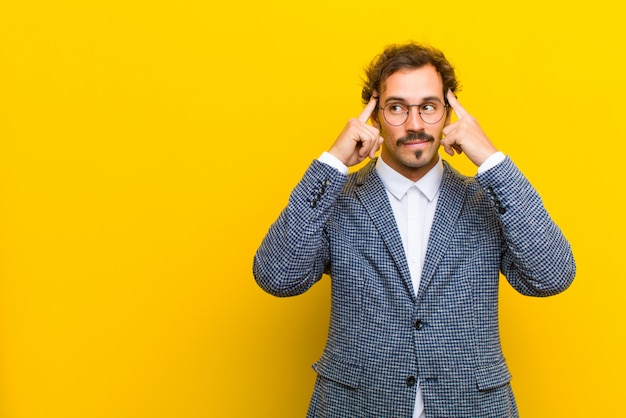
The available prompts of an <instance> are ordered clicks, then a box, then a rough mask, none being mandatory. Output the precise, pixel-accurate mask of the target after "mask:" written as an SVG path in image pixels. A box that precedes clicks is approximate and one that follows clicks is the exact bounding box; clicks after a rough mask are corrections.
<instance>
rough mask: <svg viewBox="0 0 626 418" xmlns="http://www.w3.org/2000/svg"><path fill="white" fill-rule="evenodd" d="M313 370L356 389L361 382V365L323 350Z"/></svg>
mask: <svg viewBox="0 0 626 418" xmlns="http://www.w3.org/2000/svg"><path fill="white" fill-rule="evenodd" d="M313 370H315V371H316V372H317V374H319V375H320V376H323V377H325V378H326V379H329V380H332V381H334V382H337V383H340V384H342V385H345V386H348V387H351V388H353V389H356V388H358V387H359V383H360V382H361V374H362V367H361V365H360V364H357V363H355V362H353V361H350V360H346V359H343V358H340V357H338V356H334V355H332V354H329V353H326V352H324V353H323V354H322V357H321V358H320V359H319V361H318V362H317V363H315V364H314V365H313Z"/></svg>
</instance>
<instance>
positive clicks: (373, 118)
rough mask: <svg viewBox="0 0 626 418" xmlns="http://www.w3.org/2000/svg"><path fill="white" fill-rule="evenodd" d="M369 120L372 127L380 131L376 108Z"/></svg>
mask: <svg viewBox="0 0 626 418" xmlns="http://www.w3.org/2000/svg"><path fill="white" fill-rule="evenodd" d="M370 120H371V121H372V126H373V127H374V128H376V129H378V130H379V131H380V122H379V121H378V106H376V109H374V111H373V112H372V114H371V116H370Z"/></svg>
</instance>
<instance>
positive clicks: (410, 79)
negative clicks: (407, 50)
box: [380, 65, 443, 99]
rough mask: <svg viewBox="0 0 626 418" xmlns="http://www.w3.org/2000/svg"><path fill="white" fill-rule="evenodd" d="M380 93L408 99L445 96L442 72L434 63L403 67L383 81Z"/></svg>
mask: <svg viewBox="0 0 626 418" xmlns="http://www.w3.org/2000/svg"><path fill="white" fill-rule="evenodd" d="M380 95H381V96H382V95H389V96H390V95H393V96H394V97H401V98H407V99H409V98H424V97H433V96H436V97H439V98H443V81H442V79H441V74H439V72H438V71H437V70H436V69H435V67H433V66H432V65H427V66H424V67H420V68H407V69H401V70H398V71H396V72H394V73H392V74H391V75H389V77H387V78H386V79H385V80H383V81H382V83H381V86H380Z"/></svg>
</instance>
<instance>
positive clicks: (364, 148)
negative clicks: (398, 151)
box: [328, 95, 383, 167]
mask: <svg viewBox="0 0 626 418" xmlns="http://www.w3.org/2000/svg"><path fill="white" fill-rule="evenodd" d="M377 100H378V97H376V96H374V95H372V98H371V99H370V101H369V103H368V104H367V106H365V109H363V111H362V112H361V114H360V115H359V117H358V118H356V119H350V120H349V121H348V123H347V124H346V126H345V127H344V128H343V131H341V133H340V134H339V136H338V137H337V139H336V140H335V143H334V144H333V145H332V146H331V147H330V150H329V151H328V152H329V153H330V154H332V155H333V156H335V157H336V158H338V159H339V160H340V161H341V162H343V163H344V164H345V165H346V166H348V167H351V166H353V165H356V164H358V163H360V162H361V161H363V160H364V159H365V157H367V156H369V157H370V158H374V157H375V155H376V151H378V149H379V148H380V144H382V142H383V138H382V137H381V136H380V131H379V130H378V129H376V128H375V127H373V126H371V125H368V124H367V120H368V119H369V118H370V116H372V113H373V112H374V109H376V101H377Z"/></svg>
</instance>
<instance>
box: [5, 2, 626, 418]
mask: <svg viewBox="0 0 626 418" xmlns="http://www.w3.org/2000/svg"><path fill="white" fill-rule="evenodd" d="M426 3H430V4H426ZM618 3H619V2H613V1H610V0H598V1H594V2H576V1H572V2H556V3H554V2H548V1H539V0H530V1H525V2H519V3H517V2H514V3H510V2H502V1H495V0H494V1H492V2H466V1H463V2H460V1H447V2H446V1H444V2H418V1H411V2H404V1H396V2H383V1H365V0H364V1H346V2H341V1H337V0H333V1H328V0H323V1H306V0H303V1H299V2H294V1H286V0H285V1H278V0H273V1H272V0H269V1H265V2H257V1H236V2H217V3H215V2H210V1H206V0H203V1H200V0H197V1H191V0H179V1H174V0H170V1H159V0H151V1H148V0H125V1H120V0H106V1H105V0H84V1H79V0H49V1H46V0H22V1H19V0H3V1H2V2H0V416H1V417H3V418H50V417H55V418H56V417H59V418H79V417H81V418H83V417H88V418H100V417H107V418H131V417H132V418H138V417H140V418H143V417H146V418H147V417H150V418H160V417H185V418H200V417H272V418H273V417H299V416H304V414H305V411H306V407H307V404H308V400H309V396H310V393H311V390H312V385H313V381H314V377H315V376H314V372H313V371H312V370H311V368H310V366H311V364H312V363H313V362H314V361H315V360H316V359H317V357H318V356H319V355H320V353H321V350H322V348H323V344H324V341H325V336H326V327H327V321H328V309H329V304H328V296H329V295H328V293H329V286H328V280H327V279H325V280H323V281H322V282H321V283H320V284H318V285H316V286H315V287H314V288H313V289H312V290H311V291H310V292H309V293H307V294H305V295H303V296H300V297H297V298H290V299H277V298H274V297H271V296H269V295H266V294H265V293H263V292H262V291H261V290H260V289H259V288H257V287H256V285H255V283H254V280H253V277H252V274H251V264H252V256H253V254H254V251H255V250H256V248H257V246H258V244H259V243H260V240H261V239H262V237H263V235H264V234H265V232H266V231H267V228H268V227H269V225H270V223H271V222H272V221H273V220H274V219H275V217H276V216H277V215H278V212H279V211H280V209H281V208H282V207H283V206H284V205H285V204H286V202H287V197H288V193H289V191H290V190H291V188H292V187H293V186H294V185H295V184H296V182H297V181H298V180H299V178H300V176H301V175H302V173H303V172H304V170H305V169H306V167H307V166H308V164H309V163H310V161H311V160H312V159H314V158H316V157H317V156H318V155H319V154H320V152H321V151H323V150H325V149H327V147H328V146H329V145H330V143H331V142H332V141H333V140H334V139H335V137H336V135H337V134H338V132H339V131H340V130H341V128H342V127H343V125H344V123H345V122H346V120H347V119H348V118H349V117H352V116H356V115H357V114H358V112H359V111H360V109H361V103H360V100H359V97H360V77H361V75H362V74H363V72H362V69H363V66H364V65H366V64H367V63H368V62H369V61H370V59H371V58H372V57H373V56H374V55H375V54H377V53H378V52H379V51H380V50H381V48H382V47H383V46H384V45H386V44H389V43H392V42H404V41H407V40H409V39H414V40H418V41H425V42H429V43H431V44H433V45H435V46H437V47H439V48H441V49H443V50H444V51H445V53H446V55H447V56H448V57H449V58H450V60H451V61H452V62H453V63H454V64H455V65H456V67H457V71H458V75H459V77H460V80H461V83H462V85H463V90H462V92H461V93H460V96H459V97H460V100H461V103H462V104H463V105H464V106H465V107H466V108H467V109H468V111H470V112H471V113H473V114H474V116H476V117H477V118H478V120H479V121H480V123H481V125H482V126H483V128H484V129H485V131H486V132H487V133H488V135H489V136H490V137H491V138H492V140H493V141H494V142H495V143H496V144H497V145H498V146H499V148H500V149H502V150H503V151H505V152H506V153H507V154H509V155H510V156H511V157H512V158H513V159H514V161H515V162H516V163H517V164H518V165H519V166H520V167H521V168H522V170H523V171H524V172H525V173H526V175H527V176H528V177H529V178H530V179H531V181H532V182H533V184H534V185H535V186H536V188H537V189H538V190H539V192H540V193H541V194H542V196H543V198H544V202H545V204H546V206H547V207H548V209H549V211H550V212H551V214H552V215H553V217H554V218H555V220H556V221H557V222H558V223H559V224H560V226H561V227H562V229H563V231H564V232H565V234H566V236H567V237H568V238H569V239H570V241H571V243H572V245H573V248H574V253H575V256H576V259H577V262H578V276H577V279H576V281H575V283H574V285H573V286H572V287H571V288H570V289H569V290H568V291H567V292H565V293H564V294H562V295H559V296H556V297H554V298H549V299H532V298H526V297H523V296H521V295H518V294H516V293H515V292H514V291H513V290H511V288H510V287H509V286H508V285H506V286H503V290H502V293H501V311H500V316H501V325H502V337H503V344H504V349H505V355H506V356H507V359H508V361H509V364H510V367H511V370H512V373H513V376H514V377H513V386H514V390H515V392H516V396H517V398H518V402H519V408H520V412H521V414H522V416H523V417H532V418H555V417H615V416H621V414H623V396H624V391H625V385H624V383H623V382H624V380H625V378H626V376H625V372H626V370H625V363H626V362H625V361H624V353H625V352H626V343H625V341H624V340H625V337H624V331H625V326H624V321H625V315H624V309H625V302H624V292H625V290H626V285H625V279H626V277H625V273H624V254H623V253H624V244H623V237H624V234H626V229H625V227H624V221H623V215H624V208H623V206H624V203H625V197H624V196H625V193H624V192H625V190H624V181H623V179H622V176H623V174H622V173H623V165H624V162H625V159H624V156H623V152H624V144H625V141H624V140H625V135H624V123H623V114H624V108H623V103H624V100H625V99H624V98H625V97H626V88H625V82H624V74H626V68H625V66H624V62H623V54H624V50H623V48H624V47H623V45H624V41H626V36H625V31H624V24H623V15H624V13H623V11H622V10H621V9H618V8H617V7H619V6H614V4H615V5H617V4H618ZM451 160H452V163H453V164H454V165H455V166H456V167H458V168H459V169H460V170H461V171H462V172H464V173H467V174H473V173H474V168H473V167H471V165H470V164H469V163H468V162H467V161H466V159H465V157H464V156H460V157H459V156H456V157H454V158H452V159H451Z"/></svg>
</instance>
